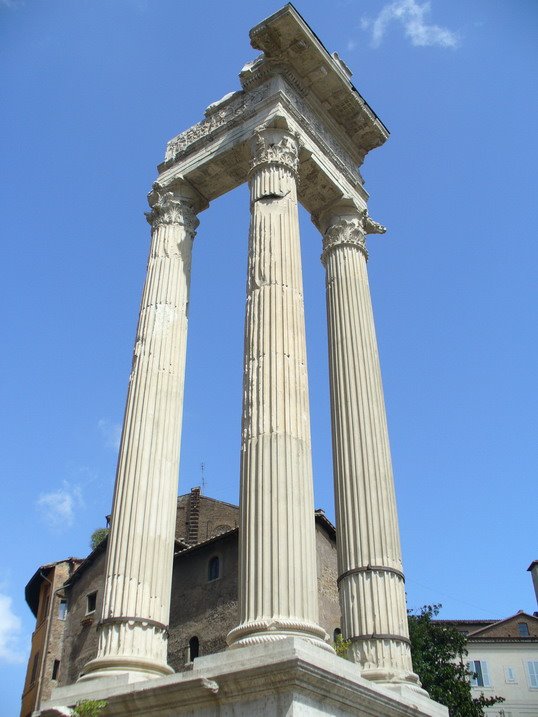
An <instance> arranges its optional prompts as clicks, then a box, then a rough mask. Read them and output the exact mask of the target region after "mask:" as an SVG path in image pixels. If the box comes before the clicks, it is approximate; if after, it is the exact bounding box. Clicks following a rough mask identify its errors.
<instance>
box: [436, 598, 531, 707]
mask: <svg viewBox="0 0 538 717" xmlns="http://www.w3.org/2000/svg"><path fill="white" fill-rule="evenodd" d="M436 622H437V623H438V624H443V625H450V626H452V627H455V628H456V629H457V630H458V631H459V632H461V633H463V634H464V635H465V636H466V638H467V650H468V655H467V657H466V658H465V659H466V661H467V662H468V668H469V670H470V671H471V672H473V673H474V677H473V678H472V680H471V685H472V691H473V693H474V694H475V695H477V696H478V695H479V694H480V693H483V694H484V695H485V696H486V697H493V696H494V695H498V696H500V697H504V700H505V701H504V702H501V703H499V704H496V705H494V706H493V707H489V708H487V709H486V710H485V712H486V714H487V715H491V716H492V717H493V716H495V717H537V715H538V614H537V613H535V614H534V615H530V614H529V613H526V612H523V611H522V610H520V611H519V612H517V613H516V614H515V615H512V616H510V617H507V618H505V619H504V620H437V621H436Z"/></svg>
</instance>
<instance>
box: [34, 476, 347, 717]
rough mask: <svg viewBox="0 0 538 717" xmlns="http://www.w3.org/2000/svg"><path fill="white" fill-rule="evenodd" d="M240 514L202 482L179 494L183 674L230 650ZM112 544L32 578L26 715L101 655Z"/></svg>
mask: <svg viewBox="0 0 538 717" xmlns="http://www.w3.org/2000/svg"><path fill="white" fill-rule="evenodd" d="M238 519H239V508H238V506H235V505H232V504H230V503H226V502H223V501H219V500H215V499H213V498H209V497H207V496H204V495H202V494H201V492H200V489H199V488H193V489H192V490H191V492H190V493H188V494H186V495H182V496H179V497H178V500H177V515H176V542H175V554H174V570H173V578H172V591H171V611H170V626H169V638H168V661H169V664H170V665H171V667H173V669H174V670H175V671H176V672H181V671H183V670H185V669H187V670H188V669H190V667H191V666H192V661H193V659H194V658H196V657H199V656H202V655H209V654H213V653H216V652H221V651H222V650H224V649H226V647H227V644H226V636H227V634H228V633H229V631H230V630H231V629H232V628H233V627H234V626H235V625H236V623H237V619H238V533H239V529H238ZM313 520H314V521H315V534H316V554H317V574H318V600H319V608H320V624H321V625H322V626H323V627H324V629H325V630H326V631H327V632H328V633H329V634H330V635H334V633H335V630H338V629H339V628H340V607H339V603H338V589H337V567H336V532H335V529H334V526H333V525H332V524H331V522H330V521H329V520H328V519H327V518H326V517H325V514H324V513H323V511H321V510H318V511H316V512H315V515H314V516H313ZM107 543H108V540H107V539H106V538H105V539H104V540H103V541H102V542H101V543H100V544H99V545H98V546H97V547H96V548H95V549H94V550H92V552H91V553H90V554H89V555H88V557H87V558H86V559H85V560H80V559H74V558H70V559H68V560H65V561H60V562H58V563H53V564H51V565H49V566H42V567H41V568H40V569H39V570H38V571H37V572H36V574H35V575H34V576H33V577H32V579H31V580H30V582H29V583H28V586H27V589H26V598H27V602H28V604H29V606H30V608H31V609H32V611H33V612H34V614H35V615H36V618H37V627H36V631H35V633H34V640H33V643H32V651H31V654H30V659H29V662H28V674H27V678H26V684H25V690H24V694H23V702H22V708H21V717H28V715H30V714H31V713H32V711H33V710H34V709H36V708H37V707H38V706H39V704H40V703H41V702H43V701H45V700H47V699H48V698H49V697H50V694H51V691H52V689H53V688H54V687H56V686H65V685H71V684H74V683H75V682H76V681H77V680H78V679H79V677H80V676H81V675H82V674H83V673H84V666H85V665H86V664H87V663H88V662H89V661H90V660H91V659H93V658H94V657H95V656H96V654H97V647H98V636H97V629H96V628H97V625H98V623H99V621H100V620H101V618H102V606H103V588H104V582H105V565H106V550H107ZM42 574H43V576H42ZM46 578H47V579H46ZM48 581H50V583H51V584H50V585H49V582H48ZM50 594H54V595H55V597H54V600H53V602H52V603H51V602H50V599H49V597H50ZM47 634H48V635H49V642H48V649H47V650H44V640H45V635H47ZM45 653H47V654H46V660H45V663H44V669H43V670H42V669H41V665H42V664H43V662H42V658H43V655H44V654H45ZM34 664H35V665H36V667H35V668H34ZM34 669H35V675H34ZM38 686H39V687H40V689H39V691H38Z"/></svg>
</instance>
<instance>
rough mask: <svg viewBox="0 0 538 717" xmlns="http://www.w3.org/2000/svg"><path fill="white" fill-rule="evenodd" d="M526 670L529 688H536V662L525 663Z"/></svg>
mask: <svg viewBox="0 0 538 717" xmlns="http://www.w3.org/2000/svg"><path fill="white" fill-rule="evenodd" d="M527 669H528V671H529V682H530V686H531V687H538V662H534V661H533V660H529V662H527Z"/></svg>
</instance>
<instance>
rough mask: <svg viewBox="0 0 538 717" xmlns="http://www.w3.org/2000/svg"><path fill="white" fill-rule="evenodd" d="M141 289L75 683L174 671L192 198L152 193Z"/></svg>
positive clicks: (175, 192)
mask: <svg viewBox="0 0 538 717" xmlns="http://www.w3.org/2000/svg"><path fill="white" fill-rule="evenodd" d="M149 200H150V206H151V207H152V210H151V212H150V213H149V214H148V215H147V216H148V221H149V222H150V224H151V226H152V240H151V249H150V255H149V261H148V268H147V276H146V283H145V286H144V291H143V295H142V303H141V307H140V317H139V321H138V328H137V334H136V342H135V347H134V356H133V366H132V370H131V375H130V379H129V389H128V395H127V404H126V408H125V417H124V422H123V433H122V438H121V445H120V450H119V458H118V468H117V474H116V488H115V495H114V507H113V513H112V526H111V530H110V536H109V545H108V557H107V567H106V581H105V588H104V597H103V610H102V619H101V622H100V623H99V625H98V629H99V647H98V654H97V657H96V659H95V660H92V661H91V662H89V663H88V664H87V665H86V667H85V670H84V673H85V674H84V676H83V677H82V678H81V679H90V678H95V677H98V676H109V675H111V674H118V673H129V674H130V676H131V678H133V679H137V678H142V679H143V678H147V677H159V676H162V675H163V674H168V673H170V672H173V670H172V669H171V668H170V667H169V666H168V665H167V630H168V619H169V614H170V590H171V583H172V563H173V553H174V537H175V535H174V529H175V518H176V502H177V490H178V471H179V448H180V441H181V418H182V409H183V384H184V374H185V352H186V342H187V313H188V303H189V283H190V269H191V251H192V243H193V239H194V235H195V229H196V226H197V225H198V220H197V219H196V215H195V200H194V194H193V192H192V190H189V188H188V186H186V185H185V184H183V183H176V185H175V186H174V187H172V188H170V189H168V188H167V189H163V188H161V187H159V186H158V185H155V187H154V190H153V191H152V192H151V193H150V196H149Z"/></svg>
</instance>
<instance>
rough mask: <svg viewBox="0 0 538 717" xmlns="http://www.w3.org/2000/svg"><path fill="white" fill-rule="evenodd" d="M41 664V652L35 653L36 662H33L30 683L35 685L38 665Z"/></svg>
mask: <svg viewBox="0 0 538 717" xmlns="http://www.w3.org/2000/svg"><path fill="white" fill-rule="evenodd" d="M38 664H39V652H36V653H35V655H34V662H33V664H32V676H31V677H30V684H31V685H33V684H34V682H35V680H36V677H37V666H38Z"/></svg>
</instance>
